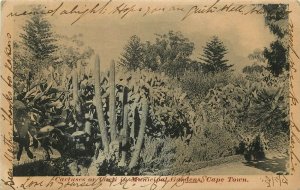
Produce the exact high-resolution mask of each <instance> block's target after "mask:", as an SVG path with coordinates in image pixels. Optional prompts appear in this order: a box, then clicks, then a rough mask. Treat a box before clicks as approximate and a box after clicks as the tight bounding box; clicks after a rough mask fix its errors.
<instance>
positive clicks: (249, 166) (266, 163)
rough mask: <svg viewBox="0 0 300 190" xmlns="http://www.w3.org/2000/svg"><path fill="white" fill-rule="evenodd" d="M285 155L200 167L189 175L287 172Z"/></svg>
mask: <svg viewBox="0 0 300 190" xmlns="http://www.w3.org/2000/svg"><path fill="white" fill-rule="evenodd" d="M287 162H288V158H287V157H276V158H267V159H265V160H262V161H252V162H246V161H239V162H232V163H226V164H221V165H218V166H212V167H207V168H202V169H199V170H195V171H192V172H190V175H269V174H287V173H288V169H287V168H286V167H287V164H286V163H287Z"/></svg>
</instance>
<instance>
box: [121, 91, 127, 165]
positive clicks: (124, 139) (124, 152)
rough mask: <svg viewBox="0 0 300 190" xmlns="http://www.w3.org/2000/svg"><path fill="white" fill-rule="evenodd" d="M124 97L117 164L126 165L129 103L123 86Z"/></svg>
mask: <svg viewBox="0 0 300 190" xmlns="http://www.w3.org/2000/svg"><path fill="white" fill-rule="evenodd" d="M123 94H124V98H123V128H122V130H121V133H120V136H121V142H122V155H121V160H120V163H119V165H120V166H126V155H127V151H128V143H129V142H128V141H129V126H128V113H129V104H128V100H127V99H128V97H127V96H128V95H127V94H128V90H127V88H126V87H125V88H124V91H123Z"/></svg>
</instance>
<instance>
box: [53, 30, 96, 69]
mask: <svg viewBox="0 0 300 190" xmlns="http://www.w3.org/2000/svg"><path fill="white" fill-rule="evenodd" d="M81 37H82V34H78V35H74V36H71V37H68V36H58V38H59V41H58V42H57V46H58V49H59V51H57V52H56V56H57V57H59V60H58V61H59V62H60V63H63V64H66V65H67V66H69V67H70V68H75V67H76V64H77V62H78V61H81V62H82V63H81V64H82V65H83V66H85V65H86V60H88V59H89V58H90V57H91V56H92V55H93V54H94V50H93V49H92V48H91V47H89V46H86V45H85V44H84V42H83V40H82V39H81ZM78 66H79V65H78Z"/></svg>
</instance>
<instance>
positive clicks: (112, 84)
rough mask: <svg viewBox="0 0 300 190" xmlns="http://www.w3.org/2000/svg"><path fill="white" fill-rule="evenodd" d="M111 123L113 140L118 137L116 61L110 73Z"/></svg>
mask: <svg viewBox="0 0 300 190" xmlns="http://www.w3.org/2000/svg"><path fill="white" fill-rule="evenodd" d="M109 89H110V90H109V91H110V96H109V114H110V116H109V125H110V136H111V141H115V140H116V138H117V129H116V94H115V89H116V84H115V62H114V60H112V61H111V64H110V73H109Z"/></svg>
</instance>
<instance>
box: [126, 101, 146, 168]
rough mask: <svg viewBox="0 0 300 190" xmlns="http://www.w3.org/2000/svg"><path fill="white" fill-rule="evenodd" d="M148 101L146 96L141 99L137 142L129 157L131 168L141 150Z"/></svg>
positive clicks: (134, 164) (135, 163)
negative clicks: (140, 116)
mask: <svg viewBox="0 0 300 190" xmlns="http://www.w3.org/2000/svg"><path fill="white" fill-rule="evenodd" d="M148 109H149V105H148V101H147V99H146V98H143V99H142V118H141V125H140V130H139V134H138V138H137V142H136V145H135V149H134V152H133V154H132V157H131V161H130V163H129V169H132V168H133V167H135V166H136V165H137V162H138V159H139V156H140V153H141V150H142V145H143V141H144V136H145V130H146V124H147V117H148Z"/></svg>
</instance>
